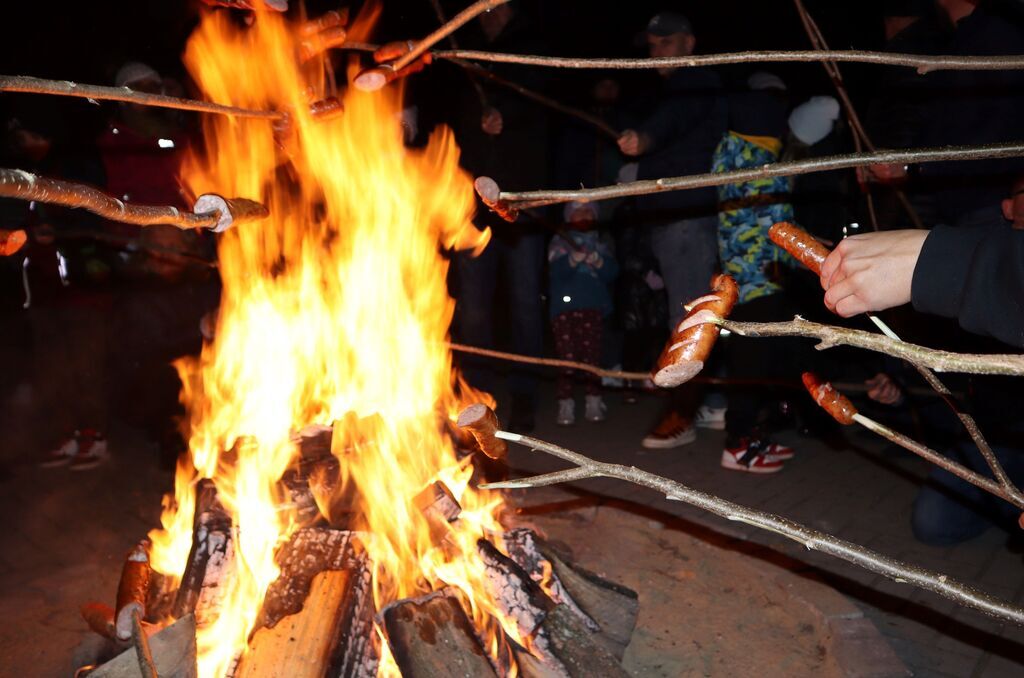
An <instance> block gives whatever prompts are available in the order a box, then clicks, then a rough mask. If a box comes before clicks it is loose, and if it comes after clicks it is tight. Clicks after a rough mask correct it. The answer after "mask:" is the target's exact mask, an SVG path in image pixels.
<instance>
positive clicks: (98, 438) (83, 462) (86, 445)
mask: <svg viewBox="0 0 1024 678" xmlns="http://www.w3.org/2000/svg"><path fill="white" fill-rule="evenodd" d="M109 457H110V452H109V451H108V450H107V439H106V437H104V436H103V435H102V434H99V433H97V434H93V435H92V436H83V438H82V444H81V445H80V446H79V448H78V453H77V454H75V456H74V458H72V460H71V463H70V464H68V468H69V469H71V470H72V471H88V470H89V469H94V468H96V467H97V466H99V465H100V464H102V463H104V462H105V461H107V459H108V458H109Z"/></svg>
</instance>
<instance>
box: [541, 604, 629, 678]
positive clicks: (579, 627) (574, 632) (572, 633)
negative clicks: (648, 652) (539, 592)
mask: <svg viewBox="0 0 1024 678" xmlns="http://www.w3.org/2000/svg"><path fill="white" fill-rule="evenodd" d="M540 638H544V639H545V640H546V641H547V647H548V650H549V651H550V652H551V654H553V655H554V656H555V657H557V658H558V661H559V662H560V663H561V665H562V666H563V667H564V668H565V671H566V673H568V674H569V676H570V677H571V678H591V677H592V676H601V677H602V678H620V677H621V678H628V676H629V674H628V673H626V670H625V669H624V668H622V665H621V664H620V663H619V661H618V659H616V657H615V656H614V655H613V654H612V653H611V652H609V651H608V650H607V649H605V648H604V647H602V646H601V645H599V644H597V643H596V642H594V634H593V633H592V632H591V631H589V630H588V629H587V628H586V627H585V626H584V625H583V622H582V621H580V618H579V617H577V616H576V613H575V612H573V611H572V610H571V609H569V607H568V606H567V605H558V606H556V607H555V608H554V609H553V610H551V611H550V612H549V613H547V614H546V615H545V616H544V621H543V622H542V623H541V625H540V628H539V629H538V630H537V635H536V637H535V640H537V639H540Z"/></svg>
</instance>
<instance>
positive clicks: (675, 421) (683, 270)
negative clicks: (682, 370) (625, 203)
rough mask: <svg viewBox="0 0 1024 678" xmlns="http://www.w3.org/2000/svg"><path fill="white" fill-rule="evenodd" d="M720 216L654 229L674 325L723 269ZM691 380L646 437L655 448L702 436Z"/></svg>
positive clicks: (677, 391) (677, 392) (672, 398)
mask: <svg viewBox="0 0 1024 678" xmlns="http://www.w3.org/2000/svg"><path fill="white" fill-rule="evenodd" d="M717 227H718V218H717V217H716V216H709V217H700V218H696V219H684V220H681V221H677V222H673V223H671V224H665V225H659V226H655V227H653V229H652V231H651V246H652V249H653V250H654V253H655V256H656V257H657V258H658V263H659V265H660V267H661V275H662V278H664V280H665V288H666V291H667V292H668V304H669V329H672V328H674V327H676V326H677V325H678V324H679V323H680V322H681V321H682V319H683V317H684V316H685V315H686V309H685V308H684V307H683V305H684V304H686V303H688V302H690V301H692V300H693V299H696V298H697V297H700V296H702V295H704V294H707V292H708V287H709V284H710V282H711V277H712V276H713V275H714V272H715V269H716V268H717V267H718V240H717V236H716V229H717ZM694 388H695V387H694V386H693V385H692V384H690V385H686V386H683V387H680V388H677V389H674V390H673V393H672V394H671V396H670V405H669V410H668V412H667V413H666V414H665V415H664V416H663V417H662V418H661V420H660V421H659V422H658V423H657V425H656V426H655V427H654V429H653V430H652V431H651V432H650V433H649V434H648V435H647V436H646V437H644V439H643V442H642V445H643V446H644V447H647V448H650V449H664V448H672V447H679V446H681V445H686V444H688V443H692V442H693V441H694V440H696V439H697V432H696V429H695V428H694V426H693V418H694V415H695V414H696V410H697V406H698V405H699V404H700V399H699V395H698V394H697V393H695V391H694Z"/></svg>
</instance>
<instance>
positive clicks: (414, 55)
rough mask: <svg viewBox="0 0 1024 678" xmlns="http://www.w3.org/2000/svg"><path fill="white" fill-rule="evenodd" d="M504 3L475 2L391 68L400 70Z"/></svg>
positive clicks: (484, 0)
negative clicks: (466, 25) (476, 18)
mask: <svg viewBox="0 0 1024 678" xmlns="http://www.w3.org/2000/svg"><path fill="white" fill-rule="evenodd" d="M506 2H508V0H477V1H476V2H474V3H473V4H472V5H470V6H469V7H467V8H466V9H464V10H462V11H461V12H459V13H458V14H456V15H455V16H453V17H452V18H451V20H450V21H448V22H447V23H445V24H444V25H442V26H441V27H440V28H438V29H437V30H436V31H434V32H433V33H431V34H430V35H428V36H427V37H425V38H423V39H422V40H420V41H419V42H417V43H416V46H415V47H413V48H412V49H411V50H409V52H408V53H407V54H405V55H403V56H401V57H400V58H398V59H396V60H395V62H394V63H393V64H392V67H393V68H394V69H395V70H396V71H400V70H402V69H403V68H405V67H406V66H408V65H409V64H411V63H412V62H414V61H416V60H417V59H419V58H420V57H421V56H423V54H424V53H425V52H426V51H427V50H428V49H430V48H431V47H433V46H434V45H435V44H437V43H438V42H440V41H441V40H443V39H444V38H446V37H447V36H449V35H451V34H452V33H454V32H455V31H457V30H458V29H459V28H461V27H462V26H463V25H465V24H466V23H468V22H469V21H471V20H472V19H473V18H475V17H476V16H477V15H479V14H483V13H484V12H488V11H490V10H492V9H494V8H495V7H497V6H498V5H504V4H505V3H506Z"/></svg>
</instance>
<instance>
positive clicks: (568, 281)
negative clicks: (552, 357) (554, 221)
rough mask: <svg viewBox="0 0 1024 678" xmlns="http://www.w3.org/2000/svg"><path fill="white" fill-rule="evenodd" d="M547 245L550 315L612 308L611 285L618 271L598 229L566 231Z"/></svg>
mask: <svg viewBox="0 0 1024 678" xmlns="http://www.w3.org/2000/svg"><path fill="white" fill-rule="evenodd" d="M565 235H567V236H568V237H569V238H570V239H571V240H572V246H570V244H569V243H568V242H567V241H566V240H565V238H563V237H562V236H561V235H556V236H555V237H554V238H552V239H551V245H550V246H549V247H548V275H549V278H550V281H549V287H548V295H549V299H548V305H549V309H550V313H551V317H552V318H554V317H555V316H556V315H558V314H560V313H565V312H567V311H579V310H586V309H596V310H598V311H601V314H602V315H604V316H608V315H610V314H611V312H612V310H613V304H612V295H611V290H610V289H609V287H610V284H611V282H612V281H613V280H615V277H616V276H617V275H618V274H619V265H618V263H617V262H616V261H615V257H614V255H613V254H612V252H611V249H610V248H609V247H608V246H607V245H606V244H605V243H603V242H601V239H600V236H599V234H598V232H597V231H570V232H568V233H566V234H565Z"/></svg>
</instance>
